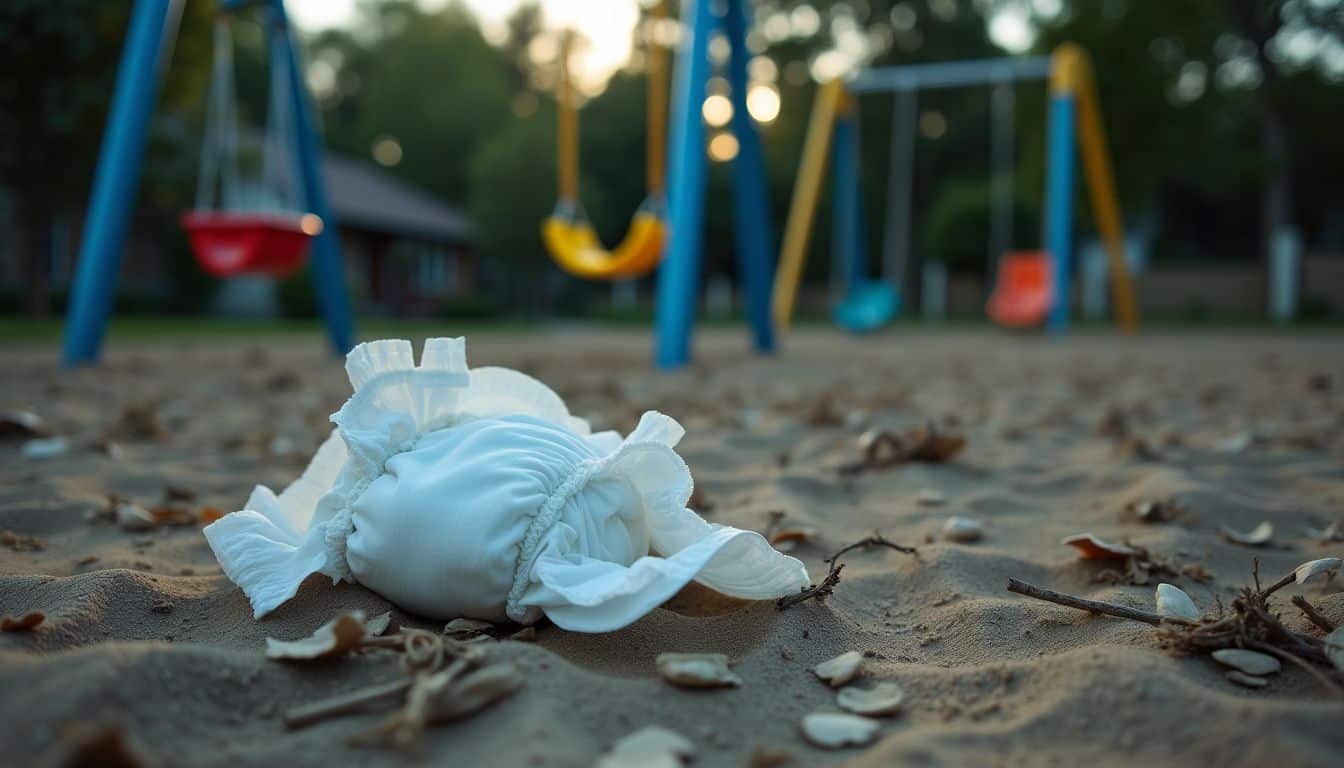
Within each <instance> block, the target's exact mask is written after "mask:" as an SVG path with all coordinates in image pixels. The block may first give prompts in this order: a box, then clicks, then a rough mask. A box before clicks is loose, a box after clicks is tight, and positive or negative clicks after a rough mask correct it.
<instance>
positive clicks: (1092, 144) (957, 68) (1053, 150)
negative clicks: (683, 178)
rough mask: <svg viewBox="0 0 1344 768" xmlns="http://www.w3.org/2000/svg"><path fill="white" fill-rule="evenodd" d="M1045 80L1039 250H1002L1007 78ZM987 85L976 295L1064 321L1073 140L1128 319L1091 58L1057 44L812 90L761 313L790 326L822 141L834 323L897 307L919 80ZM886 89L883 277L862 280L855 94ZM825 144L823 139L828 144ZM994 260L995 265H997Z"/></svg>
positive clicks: (1005, 237)
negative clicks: (988, 165)
mask: <svg viewBox="0 0 1344 768" xmlns="http://www.w3.org/2000/svg"><path fill="white" fill-rule="evenodd" d="M1046 78H1048V80H1049V84H1050V96H1051V98H1050V107H1049V109H1050V112H1049V145H1048V150H1049V156H1048V159H1047V163H1048V167H1047V171H1048V173H1047V177H1046V195H1045V196H1046V212H1045V222H1044V232H1045V245H1046V250H1045V251H1025V252H1024V251H1009V250H1008V244H1009V243H1011V240H1012V234H1011V226H1012V224H1011V222H1012V214H1011V211H1012V176H1011V166H1012V145H1013V136H1012V132H1011V128H1012V86H1013V84H1014V83H1015V82H1016V81H1019V80H1032V79H1046ZM986 84H990V85H993V86H994V87H995V98H994V102H993V103H994V110H993V111H994V113H995V114H994V116H993V122H992V129H993V134H994V135H993V138H992V140H991V144H992V145H993V152H992V154H993V156H994V158H995V159H994V161H993V164H994V166H995V168H994V169H993V170H994V173H993V176H992V181H993V183H992V185H991V189H992V192H991V196H992V198H993V202H994V213H993V217H992V220H991V236H990V240H991V244H990V262H991V264H990V266H991V271H997V280H996V282H995V286H994V290H993V292H992V294H991V296H990V298H989V300H988V301H987V302H986V305H985V310H986V313H987V314H988V315H989V317H990V319H992V320H993V321H994V322H996V323H998V324H999V325H1002V326H1005V327H1032V326H1038V325H1041V324H1045V325H1046V326H1047V327H1048V328H1049V329H1050V330H1053V331H1063V330H1066V329H1067V327H1068V320H1069V302H1068V286H1069V265H1070V251H1071V248H1072V240H1073V200H1074V186H1073V185H1074V153H1075V144H1076V145H1077V150H1078V151H1079V152H1080V154H1081V155H1082V158H1083V165H1084V171H1085V173H1086V177H1087V184H1088V192H1089V197H1090V199H1091V203H1092V212H1093V218H1094V220H1095V221H1096V224H1097V230H1098V232H1099V233H1100V235H1101V238H1102V241H1103V243H1104V244H1105V248H1106V253H1107V256H1108V263H1109V267H1110V278H1111V279H1110V285H1111V291H1112V298H1113V301H1114V304H1115V308H1116V321H1117V324H1118V325H1119V327H1120V328H1121V329H1122V330H1123V331H1125V332H1127V333H1128V332H1134V331H1136V330H1137V329H1138V323H1139V317H1138V310H1137V308H1136V306H1135V301H1134V294H1133V288H1132V286H1131V276H1130V273H1129V268H1128V266H1127V263H1126V260H1125V254H1124V244H1123V239H1122V232H1123V224H1122V222H1121V216H1120V208H1119V206H1118V205H1117V203H1116V197H1115V190H1114V181H1113V177H1112V174H1111V164H1110V159H1109V157H1108V153H1107V150H1106V137H1105V133H1104V131H1103V129H1102V123H1101V113H1100V107H1099V103H1098V101H1097V97H1096V90H1095V86H1094V84H1093V80H1092V72H1091V66H1090V64H1089V63H1088V59H1087V55H1086V54H1085V53H1084V52H1083V50H1082V49H1081V48H1080V47H1078V46H1076V45H1072V44H1065V45H1062V46H1060V47H1059V48H1058V49H1056V50H1055V52H1054V53H1053V55H1052V56H1049V57H1036V58H1003V59H988V60H981V61H963V62H951V63H945V64H916V65H909V66H901V67H888V68H883V69H873V70H866V71H864V72H861V73H859V75H858V76H857V77H855V78H854V79H852V80H851V81H849V82H847V83H846V82H843V81H840V80H835V81H831V82H828V83H825V84H823V85H822V86H821V88H820V89H819V90H818V93H817V97H816V102H815V104H814V107H813V111H812V116H811V119H810V121H809V124H808V131H807V137H806V139H805V142H804V146H803V156H802V160H801V162H800V164H799V169H798V177H797V179H796V181H795V183H794V189H793V199H792V202H791V205H790V208H789V219H788V222H787V224H786V225H785V229H784V240H783V243H782V246H781V249H780V258H779V266H778V270H777V272H776V274H775V282H774V290H773V294H772V302H771V313H772V318H773V322H774V326H775V328H776V329H777V330H779V331H781V332H782V331H785V330H787V329H788V328H789V326H790V324H791V322H792V318H793V312H794V306H795V303H796V300H797V294H798V286H799V283H800V282H801V280H802V274H803V268H804V266H805V262H806V257H807V250H808V244H809V241H810V238H811V233H812V226H813V221H814V219H815V215H816V206H817V202H818V200H819V198H820V195H821V184H822V181H823V176H824V174H825V166H826V162H827V153H828V149H832V150H833V153H834V164H835V170H834V185H835V186H834V191H833V197H834V215H833V217H832V218H833V224H832V226H833V229H834V247H833V249H834V251H835V253H836V258H837V260H838V269H837V270H836V271H837V272H839V273H840V274H841V276H842V279H841V282H842V290H841V291H839V293H840V297H839V301H838V302H837V303H836V305H835V307H834V309H833V317H834V320H835V322H836V323H837V324H838V325H840V326H841V327H843V328H845V329H846V330H849V331H851V332H856V333H862V332H867V331H871V330H875V329H876V328H878V327H881V326H882V325H884V324H885V323H887V322H889V321H890V320H891V319H893V318H894V317H895V315H896V314H897V313H898V312H899V309H900V303H901V301H900V300H901V287H902V281H903V279H904V278H905V277H906V273H907V263H908V261H909V252H910V247H909V239H910V237H909V235H910V199H911V189H912V181H913V175H914V123H915V120H916V98H917V94H918V92H919V91H920V90H923V89H932V88H953V87H965V86H975V85H986ZM865 93H892V94H894V96H895V102H894V105H893V110H892V134H891V160H890V162H891V165H890V171H889V176H888V190H887V206H888V208H887V215H886V222H885V223H886V226H885V234H884V238H883V240H884V242H883V249H882V250H883V256H884V259H883V260H884V264H885V266H886V270H885V271H886V273H887V276H886V278H885V279H883V280H870V279H868V278H867V276H866V271H867V265H866V261H867V245H866V243H865V226H864V220H863V210H862V209H863V206H862V203H861V200H862V195H861V181H862V168H863V166H862V164H861V163H860V162H859V160H858V144H859V141H858V120H857V103H856V99H855V96H856V95H858V94H865ZM832 145H833V146H832ZM996 262H997V270H995V269H994V268H995V263H996Z"/></svg>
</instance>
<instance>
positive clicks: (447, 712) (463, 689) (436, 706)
mask: <svg viewBox="0 0 1344 768" xmlns="http://www.w3.org/2000/svg"><path fill="white" fill-rule="evenodd" d="M522 687H523V676H522V674H520V673H519V672H518V668H517V667H516V666H514V665H513V664H508V663H504V664H492V665H491V666H488V667H482V668H481V669H478V670H476V671H474V672H469V673H467V674H466V675H464V676H463V677H462V678H461V679H459V680H458V681H457V682H455V683H453V684H452V685H451V686H449V687H448V688H447V691H446V692H444V693H441V694H439V695H438V696H436V697H434V701H433V706H432V711H431V715H430V720H434V721H442V720H459V719H461V718H464V717H468V716H470V715H474V714H476V713H477V712H480V711H481V710H483V709H485V708H486V707H489V706H490V705H492V704H494V703H495V702H497V701H501V700H503V699H506V698H508V697H509V696H512V695H513V694H514V693H516V692H517V691H518V689H519V688H522Z"/></svg>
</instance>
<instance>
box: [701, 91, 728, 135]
mask: <svg viewBox="0 0 1344 768" xmlns="http://www.w3.org/2000/svg"><path fill="white" fill-rule="evenodd" d="M700 113H701V114H703V115H704V116H705V122H706V123H709V124H710V125H712V126H714V127H715V128H722V127H723V126H725V125H727V124H728V123H729V121H731V120H732V119H733V102H731V101H729V100H728V97H727V96H724V95H723V94H721V93H715V94H713V95H711V96H708V97H707V98H706V99H705V103H704V106H702V107H701V108H700Z"/></svg>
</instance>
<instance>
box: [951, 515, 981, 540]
mask: <svg viewBox="0 0 1344 768" xmlns="http://www.w3.org/2000/svg"><path fill="white" fill-rule="evenodd" d="M984 535H985V530H984V528H983V527H982V526H981V525H980V523H979V521H977V520H972V519H971V518H969V517H956V516H953V517H949V518H947V522H945V523H943V539H944V540H946V541H956V542H961V543H963V544H964V543H967V542H972V541H979V540H980V539H981V538H983V537H984Z"/></svg>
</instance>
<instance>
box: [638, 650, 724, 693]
mask: <svg viewBox="0 0 1344 768" xmlns="http://www.w3.org/2000/svg"><path fill="white" fill-rule="evenodd" d="M656 663H657V666H658V674H660V675H662V676H663V679H664V680H666V681H667V682H669V683H671V684H673V685H675V686H679V687H681V688H736V687H738V686H740V685H742V678H740V677H738V676H737V675H735V674H733V671H732V670H731V669H729V668H728V657H727V656H725V655H723V654H722V653H660V654H658V659H657V662H656Z"/></svg>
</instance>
